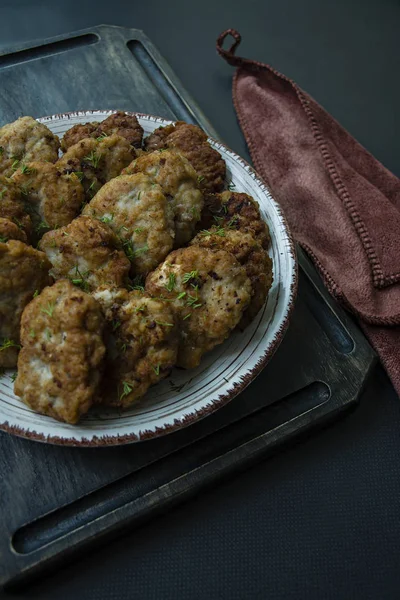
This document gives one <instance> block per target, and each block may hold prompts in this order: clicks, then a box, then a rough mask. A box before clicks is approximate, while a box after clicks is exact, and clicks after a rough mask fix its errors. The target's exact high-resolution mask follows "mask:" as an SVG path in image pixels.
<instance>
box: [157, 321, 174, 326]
mask: <svg viewBox="0 0 400 600" xmlns="http://www.w3.org/2000/svg"><path fill="white" fill-rule="evenodd" d="M154 322H155V323H157V325H163V326H164V327H173V326H174V324H173V323H166V322H165V321H154Z"/></svg>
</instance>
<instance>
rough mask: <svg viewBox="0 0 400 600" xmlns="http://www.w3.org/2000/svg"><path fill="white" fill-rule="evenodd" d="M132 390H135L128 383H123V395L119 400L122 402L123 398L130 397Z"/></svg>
mask: <svg viewBox="0 0 400 600" xmlns="http://www.w3.org/2000/svg"><path fill="white" fill-rule="evenodd" d="M132 390H133V386H132V385H130V384H129V383H128V382H127V381H123V382H122V394H121V395H120V397H119V399H120V400H122V398H125V396H128V394H130V393H131V391H132Z"/></svg>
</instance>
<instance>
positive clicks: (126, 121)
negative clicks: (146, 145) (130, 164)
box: [98, 111, 143, 148]
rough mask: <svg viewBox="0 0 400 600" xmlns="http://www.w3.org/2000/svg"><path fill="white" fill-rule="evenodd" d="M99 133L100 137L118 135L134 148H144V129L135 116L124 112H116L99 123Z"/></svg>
mask: <svg viewBox="0 0 400 600" xmlns="http://www.w3.org/2000/svg"><path fill="white" fill-rule="evenodd" d="M98 131H99V132H100V135H101V134H102V133H106V134H107V135H112V134H114V133H116V134H117V135H120V136H121V137H123V138H125V139H126V140H127V141H128V142H129V143H130V144H131V145H132V146H133V147H134V148H141V146H142V140H143V127H142V126H141V125H140V123H139V121H138V120H137V117H136V116H135V115H127V114H126V113H124V112H122V111H119V112H116V113H114V114H112V115H110V116H109V117H107V119H105V120H104V121H102V122H101V123H99V127H98Z"/></svg>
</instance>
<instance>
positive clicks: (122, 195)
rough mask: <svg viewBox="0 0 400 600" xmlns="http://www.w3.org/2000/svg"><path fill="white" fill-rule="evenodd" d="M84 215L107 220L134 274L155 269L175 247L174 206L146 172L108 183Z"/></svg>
mask: <svg viewBox="0 0 400 600" xmlns="http://www.w3.org/2000/svg"><path fill="white" fill-rule="evenodd" d="M83 214H84V215H87V216H90V217H94V218H95V219H99V220H101V221H103V222H104V223H107V225H109V226H110V227H111V229H112V230H113V231H114V233H115V234H116V235H117V236H118V237H119V239H120V240H121V243H122V246H123V249H124V251H125V254H126V255H127V257H128V258H129V260H130V261H131V263H132V268H131V274H132V276H135V275H146V274H147V273H149V272H150V271H152V270H153V269H154V268H155V267H156V266H157V265H158V264H159V263H160V262H161V261H162V260H163V259H164V258H165V257H166V256H167V254H168V252H170V250H171V249H172V246H173V243H174V214H173V210H172V207H171V205H170V203H169V202H168V201H167V199H166V197H165V196H164V194H163V192H162V189H161V187H160V186H159V185H158V184H156V183H153V181H152V180H151V179H150V178H149V177H147V175H144V174H143V173H137V174H136V175H121V177H118V178H117V179H114V180H113V181H110V182H109V183H107V184H106V185H105V186H103V187H102V188H101V190H100V191H99V192H98V193H97V194H96V196H95V197H94V198H93V200H92V201H91V202H90V203H89V204H87V205H86V206H85V208H84V210H83Z"/></svg>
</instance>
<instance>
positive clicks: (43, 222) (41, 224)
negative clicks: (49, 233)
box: [35, 221, 50, 233]
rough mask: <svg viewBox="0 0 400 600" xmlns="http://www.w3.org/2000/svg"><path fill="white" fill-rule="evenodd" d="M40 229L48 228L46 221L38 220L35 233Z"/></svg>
mask: <svg viewBox="0 0 400 600" xmlns="http://www.w3.org/2000/svg"><path fill="white" fill-rule="evenodd" d="M42 229H50V227H49V226H48V225H47V223H46V221H40V223H38V224H37V225H36V227H35V231H36V233H40V232H41V231H42Z"/></svg>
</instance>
